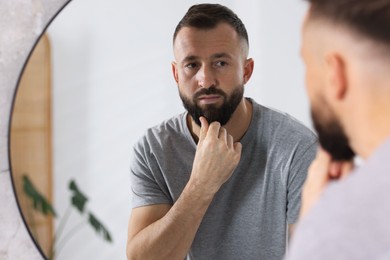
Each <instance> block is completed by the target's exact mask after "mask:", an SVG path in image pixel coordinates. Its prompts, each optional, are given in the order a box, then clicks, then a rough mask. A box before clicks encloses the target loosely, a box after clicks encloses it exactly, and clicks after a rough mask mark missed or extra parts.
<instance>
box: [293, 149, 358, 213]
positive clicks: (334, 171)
mask: <svg viewBox="0 0 390 260" xmlns="http://www.w3.org/2000/svg"><path fill="white" fill-rule="evenodd" d="M352 168H353V163H352V162H350V161H344V162H341V161H332V158H331V156H330V155H329V154H328V153H327V152H326V151H324V150H323V149H322V148H320V149H319V150H318V152H317V156H316V158H315V159H314V161H313V162H312V163H311V165H310V167H309V171H308V174H307V178H306V182H305V184H304V186H303V190H302V204H301V211H300V219H302V218H303V217H304V216H305V215H306V214H307V213H308V212H309V210H310V209H311V208H312V207H313V206H314V205H315V203H316V202H317V200H318V199H319V197H320V196H321V193H322V192H323V190H324V189H325V188H326V186H327V185H328V184H329V182H330V181H332V180H340V179H343V178H345V177H346V176H347V175H348V174H349V173H350V172H351V171H352Z"/></svg>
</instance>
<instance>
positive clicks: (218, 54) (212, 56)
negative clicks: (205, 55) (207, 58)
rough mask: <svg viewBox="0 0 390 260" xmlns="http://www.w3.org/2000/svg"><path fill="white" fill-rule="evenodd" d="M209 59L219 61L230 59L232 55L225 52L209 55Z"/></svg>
mask: <svg viewBox="0 0 390 260" xmlns="http://www.w3.org/2000/svg"><path fill="white" fill-rule="evenodd" d="M211 58H213V59H219V58H228V59H232V55H230V54H228V53H226V52H221V53H216V54H213V55H211Z"/></svg>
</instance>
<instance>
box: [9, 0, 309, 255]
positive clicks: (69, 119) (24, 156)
mask: <svg viewBox="0 0 390 260" xmlns="http://www.w3.org/2000/svg"><path fill="white" fill-rule="evenodd" d="M211 2H213V3H220V4H223V5H226V6H228V7H229V8H231V9H232V10H233V11H234V12H236V13H237V14H238V16H239V17H240V18H241V19H242V21H243V22H244V24H245V25H246V27H247V30H248V34H249V41H250V57H252V58H253V59H254V61H255V70H254V73H253V76H252V78H251V80H250V81H249V83H248V84H247V85H246V87H245V96H248V97H252V98H254V99H255V100H256V101H257V102H259V103H261V104H263V105H266V106H269V107H272V108H275V109H277V110H282V111H284V112H287V113H289V114H291V115H292V116H294V117H296V118H297V119H298V120H300V121H301V122H303V123H304V124H305V125H307V126H308V127H310V128H311V123H310V118H309V107H308V102H307V98H306V95H305V89H304V70H303V64H302V62H301V60H300V57H299V42H300V25H301V22H302V20H303V17H304V13H305V11H306V4H305V3H304V2H303V1H291V0H272V1H271V0H241V1H238V0H229V1H228V0H226V1H211ZM196 3H199V2H197V1H190V0H169V1H150V0H149V1H129V0H110V1H108V0H73V1H72V2H71V3H70V4H68V6H67V7H66V8H65V9H64V10H63V11H62V12H61V13H60V14H59V15H58V16H57V18H56V19H55V20H54V21H53V23H52V24H51V25H50V26H49V28H48V30H47V32H46V34H45V36H44V37H43V38H42V40H41V42H40V43H39V45H38V46H37V48H36V50H35V52H34V55H33V56H32V58H31V59H30V63H29V65H28V67H27V68H26V70H25V72H24V75H23V78H22V82H21V85H20V87H19V91H18V94H17V98H16V103H15V108H14V115H13V119H12V132H11V163H12V169H13V178H14V183H15V188H16V190H17V192H18V200H19V203H20V205H21V206H22V209H23V214H24V216H25V218H26V221H27V222H28V223H29V225H30V230H31V232H32V233H33V235H34V236H35V238H36V240H38V243H39V244H40V245H41V247H42V250H43V251H44V252H45V254H46V255H48V254H50V252H55V257H53V258H55V259H73V260H84V259H95V260H99V259H125V258H126V255H125V247H126V239H127V221H128V218H129V215H130V211H131V193H130V180H129V174H130V173H129V167H130V165H129V163H130V158H131V156H132V154H131V153H132V146H133V144H134V143H135V142H136V141H137V139H138V138H139V137H140V136H141V135H142V134H143V133H144V131H145V130H146V129H147V128H148V127H151V126H153V125H156V124H158V123H160V122H161V121H163V120H165V119H167V118H169V117H171V116H173V115H176V114H178V113H181V112H183V111H184V109H183V107H182V104H181V100H180V98H179V95H178V91H177V86H176V83H175V81H174V80H173V77H172V72H171V61H172V60H173V54H172V34H173V31H174V29H175V27H176V25H177V23H178V22H179V20H180V19H181V18H182V16H183V15H184V14H185V12H186V11H187V9H188V8H189V7H190V6H191V5H193V4H196ZM23 176H27V179H28V181H26V177H25V178H23ZM72 180H73V181H74V183H73V184H74V185H73V186H71V188H69V184H70V182H71V181H72ZM29 182H31V183H29ZM29 185H30V186H29ZM75 185H76V186H75ZM72 187H73V188H72ZM75 187H76V188H75ZM31 189H33V190H34V191H37V192H38V191H39V192H40V194H41V195H42V196H43V197H44V199H47V202H49V204H50V206H51V207H52V209H53V210H54V211H55V213H56V216H55V217H54V216H53V215H52V214H51V213H50V210H49V211H48V212H46V214H47V215H44V214H42V211H43V210H42V209H43V208H44V206H45V205H46V204H45V203H44V202H42V200H41V201H40V202H37V200H39V199H37V198H38V197H37V195H36V193H33V195H32V194H31ZM83 196H84V197H83ZM83 199H84V200H83ZM85 199H88V200H85ZM34 201H35V202H36V203H38V204H39V205H41V207H40V210H39V209H34ZM47 207H48V205H46V208H47ZM80 207H81V209H80ZM38 208H39V207H38ZM91 215H92V220H96V221H95V222H94V221H91ZM53 236H55V238H56V243H55V245H54V246H52V244H53ZM110 240H111V241H110Z"/></svg>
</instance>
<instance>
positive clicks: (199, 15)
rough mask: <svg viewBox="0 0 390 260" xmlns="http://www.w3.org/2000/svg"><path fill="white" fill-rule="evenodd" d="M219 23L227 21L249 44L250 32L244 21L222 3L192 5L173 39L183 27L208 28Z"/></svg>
mask: <svg viewBox="0 0 390 260" xmlns="http://www.w3.org/2000/svg"><path fill="white" fill-rule="evenodd" d="M219 23H227V24H229V25H230V26H232V27H233V28H234V30H235V31H236V32H237V34H238V35H239V37H240V38H241V39H243V40H244V41H245V42H246V44H247V45H248V46H249V40H248V33H247V31H246V28H245V25H244V23H243V22H242V21H241V19H240V18H239V17H238V16H237V15H236V14H235V13H234V12H233V11H232V10H230V9H229V8H227V7H226V6H223V5H220V4H198V5H193V6H191V7H190V8H189V9H188V11H187V13H186V14H185V15H184V17H183V18H182V19H181V20H180V22H179V24H178V25H177V27H176V29H175V32H174V34H173V41H175V39H176V36H177V34H178V33H179V31H180V29H181V28H183V27H194V28H198V29H205V30H207V29H213V28H215V27H216V26H217V25H218V24H219Z"/></svg>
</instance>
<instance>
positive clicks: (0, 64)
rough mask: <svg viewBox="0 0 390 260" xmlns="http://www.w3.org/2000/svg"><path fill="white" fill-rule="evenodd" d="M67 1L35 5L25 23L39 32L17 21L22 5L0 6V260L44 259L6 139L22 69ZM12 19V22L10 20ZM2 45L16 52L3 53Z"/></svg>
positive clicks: (57, 0)
mask: <svg viewBox="0 0 390 260" xmlns="http://www.w3.org/2000/svg"><path fill="white" fill-rule="evenodd" d="M70 1H71V0H50V1H48V0H45V1H43V0H41V1H38V2H39V3H36V2H34V4H37V5H39V4H40V6H39V7H40V9H39V10H35V11H36V13H32V14H30V15H29V16H28V17H27V20H29V21H28V22H31V23H34V22H36V19H39V18H40V19H41V21H40V22H41V24H42V26H41V27H40V28H38V29H37V30H38V31H36V30H35V31H31V28H28V27H27V28H26V21H24V23H22V22H19V21H20V20H18V19H17V17H18V16H19V17H20V16H22V15H23V11H25V9H24V8H20V5H22V4H21V3H18V2H9V3H8V1H4V2H2V3H1V4H0V10H1V12H0V13H3V14H6V15H0V28H7V29H8V30H6V32H5V33H4V34H5V35H4V34H3V36H2V37H1V38H0V107H1V112H0V122H2V123H0V162H1V165H0V205H2V206H3V207H2V209H1V210H0V230H1V232H0V241H1V243H0V258H1V259H46V257H45V255H44V254H43V252H42V250H41V248H40V247H39V245H38V244H37V243H36V241H35V240H34V238H33V236H32V235H31V232H30V230H29V228H28V227H27V225H26V221H25V219H24V217H23V215H22V213H21V209H20V207H19V202H18V200H17V195H16V192H15V187H14V184H13V179H12V169H11V167H10V166H11V161H10V160H11V158H10V139H9V136H10V128H11V120H12V112H13V107H14V102H15V97H16V93H17V90H18V86H19V82H20V79H21V76H22V74H23V72H24V69H25V66H26V64H27V62H28V60H29V58H30V56H31V54H32V52H33V50H34V48H35V46H36V45H37V43H38V41H39V40H40V38H41V37H42V35H43V33H44V32H45V31H46V29H47V27H48V26H49V25H50V24H51V22H52V21H53V20H54V18H55V17H56V16H57V15H58V14H59V13H60V12H61V11H62V10H63V8H65V6H67V4H68V3H70ZM23 5H27V4H24V3H23ZM18 7H19V8H18ZM27 9H28V7H27ZM29 11H31V10H29ZM11 17H12V18H15V19H10V18H11ZM34 19H35V20H34ZM18 36H21V37H18ZM4 45H6V46H9V45H14V46H17V47H18V48H13V49H12V50H11V51H9V50H4V49H3V48H2V46H4Z"/></svg>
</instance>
